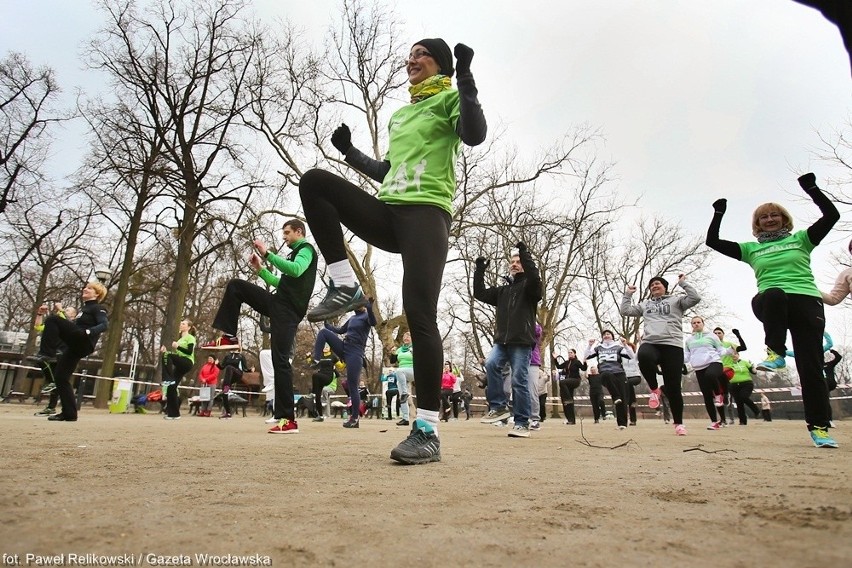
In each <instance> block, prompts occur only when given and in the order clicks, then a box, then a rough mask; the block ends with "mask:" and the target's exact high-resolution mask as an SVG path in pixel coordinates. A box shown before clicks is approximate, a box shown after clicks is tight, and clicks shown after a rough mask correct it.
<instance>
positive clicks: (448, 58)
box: [414, 37, 456, 77]
mask: <svg viewBox="0 0 852 568" xmlns="http://www.w3.org/2000/svg"><path fill="white" fill-rule="evenodd" d="M414 45H422V46H423V47H425V48H426V50H427V51H428V52H429V54H430V55H431V56H432V59H434V60H435V63H437V64H438V69H439V71H440V72H441V75H446V76H447V77H452V76H453V73H455V72H456V70H455V69H454V68H453V52H452V51H450V46H449V45H447V42H445V41H444V40H442V39H441V38H439V37H435V38H427V39H421V40H420V41H417V42H414Z"/></svg>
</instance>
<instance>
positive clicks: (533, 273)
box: [518, 250, 541, 302]
mask: <svg viewBox="0 0 852 568" xmlns="http://www.w3.org/2000/svg"><path fill="white" fill-rule="evenodd" d="M518 257H519V258H520V261H521V266H523V267H524V274H526V282H525V283H524V292H525V293H526V296H527V298H529V299H530V301H533V302H538V301H540V300H541V274H540V273H539V271H538V266H536V264H535V262H534V261H533V259H532V255H530V251H528V250H524V251H518Z"/></svg>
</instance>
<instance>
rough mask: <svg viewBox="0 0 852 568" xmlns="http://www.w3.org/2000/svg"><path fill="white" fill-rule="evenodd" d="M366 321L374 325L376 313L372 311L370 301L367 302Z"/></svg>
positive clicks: (371, 325)
mask: <svg viewBox="0 0 852 568" xmlns="http://www.w3.org/2000/svg"><path fill="white" fill-rule="evenodd" d="M367 321H368V322H369V323H370V327H376V314H374V313H373V304H372V302H367Z"/></svg>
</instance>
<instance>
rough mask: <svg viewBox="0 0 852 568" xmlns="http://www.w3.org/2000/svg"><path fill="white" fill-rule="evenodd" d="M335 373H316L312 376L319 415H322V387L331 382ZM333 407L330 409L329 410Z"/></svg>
mask: <svg viewBox="0 0 852 568" xmlns="http://www.w3.org/2000/svg"><path fill="white" fill-rule="evenodd" d="M333 379H334V375H332V374H331V373H314V374H313V376H312V377H311V386H312V387H313V388H312V389H311V392H312V393H313V394H314V406H315V407H316V411H317V416H322V415H323V411H322V389H324V388H325V387H327V386H328V385H330V384H331V381H332V380H333ZM330 411H331V409H329V412H330Z"/></svg>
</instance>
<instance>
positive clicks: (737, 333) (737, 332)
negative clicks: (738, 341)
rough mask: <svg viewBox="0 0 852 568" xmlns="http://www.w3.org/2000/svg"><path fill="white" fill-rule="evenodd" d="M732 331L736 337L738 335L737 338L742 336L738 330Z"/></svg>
mask: <svg viewBox="0 0 852 568" xmlns="http://www.w3.org/2000/svg"><path fill="white" fill-rule="evenodd" d="M731 331H733V332H734V335H736V336H737V337H739V336H740V330H738V329H732V330H731Z"/></svg>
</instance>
